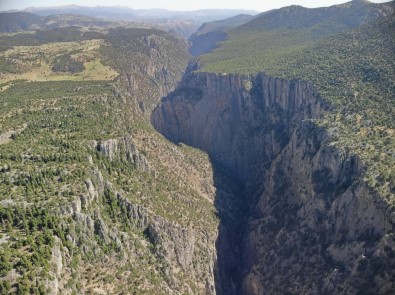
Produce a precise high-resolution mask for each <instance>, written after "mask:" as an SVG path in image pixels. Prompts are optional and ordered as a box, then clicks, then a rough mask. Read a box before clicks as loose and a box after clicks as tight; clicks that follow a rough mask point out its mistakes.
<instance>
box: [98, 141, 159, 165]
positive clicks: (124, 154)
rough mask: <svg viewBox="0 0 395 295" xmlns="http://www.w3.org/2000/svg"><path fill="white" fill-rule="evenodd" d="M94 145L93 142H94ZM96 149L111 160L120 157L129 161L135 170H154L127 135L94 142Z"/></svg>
mask: <svg viewBox="0 0 395 295" xmlns="http://www.w3.org/2000/svg"><path fill="white" fill-rule="evenodd" d="M94 145H95V144H94ZM96 146H97V150H98V151H99V152H101V153H102V154H104V155H105V156H106V157H108V158H109V159H110V161H113V160H114V159H116V158H118V159H122V160H126V161H129V162H130V163H131V164H133V165H134V167H135V168H136V170H138V171H141V172H154V171H152V169H151V168H150V165H149V163H148V160H147V159H146V158H145V157H144V156H143V155H141V154H140V153H139V151H138V150H137V148H136V146H135V144H134V143H133V141H132V139H131V138H129V137H121V138H114V139H109V140H105V141H102V142H99V143H97V144H96Z"/></svg>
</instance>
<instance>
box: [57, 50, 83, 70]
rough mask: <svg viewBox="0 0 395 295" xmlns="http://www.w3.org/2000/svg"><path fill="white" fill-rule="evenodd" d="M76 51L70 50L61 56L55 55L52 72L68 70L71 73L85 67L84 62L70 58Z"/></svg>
mask: <svg viewBox="0 0 395 295" xmlns="http://www.w3.org/2000/svg"><path fill="white" fill-rule="evenodd" d="M75 53H76V52H75V51H74V52H70V53H67V54H64V55H61V56H58V57H56V59H55V61H54V63H53V65H52V71H54V72H69V73H72V74H75V73H79V72H82V71H83V70H84V69H85V67H84V64H83V63H82V62H80V61H78V60H75V59H72V58H71V55H72V54H75Z"/></svg>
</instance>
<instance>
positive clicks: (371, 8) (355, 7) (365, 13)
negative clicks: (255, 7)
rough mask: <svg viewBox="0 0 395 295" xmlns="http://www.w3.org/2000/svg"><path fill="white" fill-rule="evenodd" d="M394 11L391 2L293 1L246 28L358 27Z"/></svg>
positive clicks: (358, 0) (255, 19)
mask: <svg viewBox="0 0 395 295" xmlns="http://www.w3.org/2000/svg"><path fill="white" fill-rule="evenodd" d="M392 11H393V4H391V3H383V4H377V3H371V2H369V1H364V0H353V1H350V2H347V3H344V4H340V5H334V6H330V7H319V8H305V7H302V6H297V5H292V6H289V7H284V8H280V9H275V10H271V11H269V12H265V13H262V14H260V15H258V16H257V17H255V18H254V19H253V20H252V21H250V22H249V23H247V24H245V25H244V26H243V28H246V29H280V28H292V29H297V28H307V27H313V26H316V25H319V26H321V27H322V26H326V27H329V26H332V27H333V28H335V29H338V30H340V29H347V28H355V27H357V26H359V25H361V24H363V23H366V22H367V21H369V20H372V19H375V18H377V17H379V16H386V15H388V14H390V13H391V12H392Z"/></svg>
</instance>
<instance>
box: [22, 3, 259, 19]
mask: <svg viewBox="0 0 395 295" xmlns="http://www.w3.org/2000/svg"><path fill="white" fill-rule="evenodd" d="M25 11H27V12H31V13H35V14H38V15H42V16H47V15H52V14H80V15H86V16H91V17H97V18H106V19H112V20H125V21H131V20H158V19H169V18H171V19H189V20H194V21H197V22H200V23H203V22H210V21H213V20H219V19H225V18H229V17H232V16H235V15H238V14H252V15H255V14H257V13H258V12H257V11H254V10H243V9H201V10H195V11H171V10H166V9H138V10H135V9H131V8H129V7H123V6H115V7H112V6H96V7H87V6H78V5H68V6H58V7H38V8H36V7H34V8H27V9H25Z"/></svg>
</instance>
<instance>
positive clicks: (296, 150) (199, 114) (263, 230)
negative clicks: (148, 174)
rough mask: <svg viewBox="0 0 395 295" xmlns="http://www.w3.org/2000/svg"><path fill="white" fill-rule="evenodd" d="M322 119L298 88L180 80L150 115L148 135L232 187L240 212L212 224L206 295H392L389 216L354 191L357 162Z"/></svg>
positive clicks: (236, 78)
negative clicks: (181, 150) (201, 155)
mask: <svg viewBox="0 0 395 295" xmlns="http://www.w3.org/2000/svg"><path fill="white" fill-rule="evenodd" d="M330 108H331V107H330V105H328V104H327V103H325V102H324V101H323V99H322V98H321V97H320V96H319V94H318V93H317V92H316V91H315V89H314V87H313V85H311V84H310V83H308V82H303V81H287V80H284V79H279V78H273V77H269V76H267V75H265V74H264V73H260V74H257V75H237V74H216V73H205V72H190V73H189V74H187V75H186V76H185V77H184V79H183V81H182V83H181V85H180V86H179V87H178V88H177V89H176V90H175V91H174V92H173V93H171V94H170V95H169V96H168V97H166V98H165V99H164V100H163V101H162V104H161V105H160V106H159V107H158V108H157V109H156V110H155V111H154V113H153V115H152V118H151V120H152V123H153V125H154V126H155V128H156V129H157V130H158V131H159V132H161V133H162V134H164V135H165V136H166V137H167V138H168V139H170V140H171V141H173V142H175V143H179V142H182V143H185V144H188V145H191V146H194V147H198V148H199V149H202V150H204V151H206V152H207V153H208V154H209V156H210V158H211V160H212V162H213V163H215V164H214V166H216V167H220V168H218V169H224V170H225V171H227V172H228V173H229V174H230V175H231V176H232V177H234V178H235V179H237V180H238V182H239V183H240V186H239V187H240V189H241V190H240V194H239V201H240V202H243V203H245V204H246V207H247V208H245V209H244V210H243V212H242V213H240V212H239V214H242V217H240V216H239V217H238V218H233V219H232V218H227V217H229V214H231V213H229V212H228V213H227V214H225V215H228V216H225V217H224V216H223V218H222V219H221V225H220V231H219V236H218V241H217V257H218V264H217V265H218V270H217V274H218V275H217V286H216V292H217V294H358V293H360V292H365V293H367V294H370V293H371V294H390V293H391V292H392V290H393V289H394V286H395V285H394V281H393V279H392V278H393V276H394V270H393V265H394V263H395V259H394V258H395V257H394V246H395V244H394V243H395V240H394V235H393V228H394V222H395V220H394V211H393V209H392V208H391V207H389V205H388V204H387V203H386V202H385V201H383V200H382V199H381V198H380V197H379V196H378V195H377V194H376V193H375V192H374V191H372V190H371V189H370V188H369V187H368V186H367V184H366V183H365V182H364V180H363V171H364V167H363V165H362V163H361V161H360V159H359V158H358V156H355V155H352V154H347V153H341V152H339V151H338V150H336V148H335V147H333V146H331V145H330V141H329V137H330V136H329V135H328V132H327V131H326V130H325V129H324V128H321V127H319V126H318V125H317V124H316V123H315V120H316V119H319V118H320V117H321V116H322V115H323V114H324V113H325V112H326V111H328V110H329V109H330ZM214 170H215V169H214ZM214 179H215V176H214ZM217 206H221V204H220V203H219V202H217ZM241 208H242V207H239V208H238V209H240V210H242V209H241ZM234 210H235V209H234ZM236 210H237V209H236ZM230 228H232V230H230ZM235 230H236V231H235ZM237 231H238V232H237ZM229 245H233V248H230V246H229Z"/></svg>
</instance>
